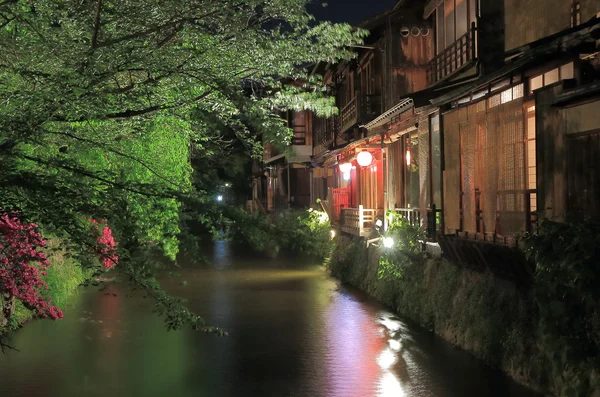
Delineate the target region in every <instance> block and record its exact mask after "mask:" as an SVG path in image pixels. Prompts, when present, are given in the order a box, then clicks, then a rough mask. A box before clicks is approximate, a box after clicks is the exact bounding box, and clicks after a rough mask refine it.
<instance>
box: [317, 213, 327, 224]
mask: <svg viewBox="0 0 600 397" xmlns="http://www.w3.org/2000/svg"><path fill="white" fill-rule="evenodd" d="M315 212H317V213H318V214H319V223H325V222H327V221H328V220H329V215H327V212H318V211H315Z"/></svg>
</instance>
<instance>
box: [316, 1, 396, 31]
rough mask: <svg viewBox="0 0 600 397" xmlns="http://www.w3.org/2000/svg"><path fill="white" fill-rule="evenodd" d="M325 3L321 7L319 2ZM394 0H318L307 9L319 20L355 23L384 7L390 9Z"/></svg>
mask: <svg viewBox="0 0 600 397" xmlns="http://www.w3.org/2000/svg"><path fill="white" fill-rule="evenodd" d="M323 2H325V3H327V7H325V8H323V7H322V6H321V4H322V3H323ZM394 4H396V0H324V1H323V0H318V1H317V2H316V4H313V5H310V6H309V11H310V12H311V13H312V14H313V15H314V16H315V17H317V18H318V19H320V20H327V21H333V22H348V23H350V24H352V25H357V24H358V23H360V22H361V21H364V20H366V19H369V18H370V17H373V16H375V15H377V14H380V13H381V12H383V11H385V10H386V9H391V8H392V7H393V6H394Z"/></svg>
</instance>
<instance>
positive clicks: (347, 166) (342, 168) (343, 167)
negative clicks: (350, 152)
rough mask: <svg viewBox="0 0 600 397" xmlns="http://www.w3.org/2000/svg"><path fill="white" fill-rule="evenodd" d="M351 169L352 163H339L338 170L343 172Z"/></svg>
mask: <svg viewBox="0 0 600 397" xmlns="http://www.w3.org/2000/svg"><path fill="white" fill-rule="evenodd" d="M351 169H352V163H340V171H341V172H342V173H343V174H345V173H347V172H350V170H351Z"/></svg>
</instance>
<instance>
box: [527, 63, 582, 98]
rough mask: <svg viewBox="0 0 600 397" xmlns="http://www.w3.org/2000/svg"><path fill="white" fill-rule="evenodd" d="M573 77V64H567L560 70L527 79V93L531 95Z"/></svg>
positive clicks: (556, 69)
mask: <svg viewBox="0 0 600 397" xmlns="http://www.w3.org/2000/svg"><path fill="white" fill-rule="evenodd" d="M574 77H575V70H574V65H573V62H570V63H567V64H566V65H563V66H561V67H560V68H555V69H552V70H550V71H548V72H546V73H544V74H540V75H539V76H535V77H531V78H529V93H530V94H531V93H533V91H535V90H537V89H539V88H542V87H545V86H547V85H550V84H554V83H556V82H558V81H561V80H566V79H572V78H574Z"/></svg>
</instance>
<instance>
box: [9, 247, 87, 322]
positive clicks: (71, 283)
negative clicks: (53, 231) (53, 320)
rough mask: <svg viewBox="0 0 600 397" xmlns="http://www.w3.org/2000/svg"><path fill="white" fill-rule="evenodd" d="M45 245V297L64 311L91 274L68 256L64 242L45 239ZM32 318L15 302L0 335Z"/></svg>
mask: <svg viewBox="0 0 600 397" xmlns="http://www.w3.org/2000/svg"><path fill="white" fill-rule="evenodd" d="M46 243H47V246H46V254H47V256H48V261H49V262H50V267H48V275H47V276H45V277H44V280H45V281H46V283H47V284H48V291H47V295H48V297H50V298H51V301H52V303H53V304H55V305H56V306H58V307H60V308H61V309H64V308H65V307H66V306H68V304H69V300H70V299H71V298H72V297H73V295H74V294H76V293H77V288H78V287H80V286H81V285H82V284H83V283H84V282H85V281H87V280H88V279H89V278H90V277H91V275H92V272H91V270H90V269H87V270H84V269H83V268H82V266H81V264H80V263H78V262H77V261H76V260H75V258H73V257H71V256H70V255H69V254H68V252H67V251H66V249H65V247H66V246H67V244H66V242H65V241H63V240H61V239H59V238H57V237H49V238H47V239H46ZM33 317H34V313H33V312H32V311H30V310H28V309H27V308H25V306H23V304H22V303H21V302H20V301H19V300H17V301H16V302H15V312H14V313H13V315H12V317H11V319H10V322H9V323H8V324H6V328H5V329H4V330H3V329H2V328H1V327H0V334H2V331H13V330H15V329H17V328H19V327H21V326H22V325H23V324H24V323H25V322H27V321H29V320H31V319H32V318H33ZM1 323H2V321H1V318H0V324H1Z"/></svg>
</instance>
